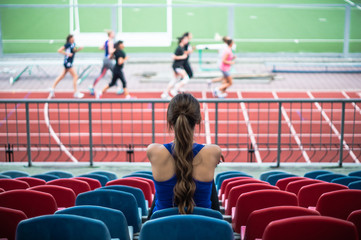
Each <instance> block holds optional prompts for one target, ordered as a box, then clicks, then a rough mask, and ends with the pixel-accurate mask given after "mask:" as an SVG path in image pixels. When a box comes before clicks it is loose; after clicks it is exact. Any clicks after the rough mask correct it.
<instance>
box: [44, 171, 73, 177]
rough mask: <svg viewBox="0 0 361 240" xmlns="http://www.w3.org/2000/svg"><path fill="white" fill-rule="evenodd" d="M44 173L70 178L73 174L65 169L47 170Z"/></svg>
mask: <svg viewBox="0 0 361 240" xmlns="http://www.w3.org/2000/svg"><path fill="white" fill-rule="evenodd" d="M44 174H50V175H55V176H58V177H59V178H72V177H74V175H73V174H72V173H71V172H66V171H60V170H57V171H49V172H45V173H44Z"/></svg>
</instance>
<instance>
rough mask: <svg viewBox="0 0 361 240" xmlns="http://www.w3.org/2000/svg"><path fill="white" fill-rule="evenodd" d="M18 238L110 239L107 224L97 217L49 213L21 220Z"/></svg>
mask: <svg viewBox="0 0 361 240" xmlns="http://www.w3.org/2000/svg"><path fill="white" fill-rule="evenodd" d="M16 239H17V240H39V239H41V240H64V239H66V240H79V239H87V240H110V239H111V237H110V233H109V230H108V228H107V227H106V225H105V224H104V223H103V222H102V221H100V220H96V219H91V218H86V217H81V216H75V215H65V214H64V215H62V214H56V215H49V216H41V217H36V218H31V219H27V220H24V221H21V222H20V223H19V226H18V228H17V230H16Z"/></svg>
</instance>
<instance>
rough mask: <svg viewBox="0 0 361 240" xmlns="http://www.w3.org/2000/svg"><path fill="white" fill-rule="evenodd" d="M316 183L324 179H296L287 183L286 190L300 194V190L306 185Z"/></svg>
mask: <svg viewBox="0 0 361 240" xmlns="http://www.w3.org/2000/svg"><path fill="white" fill-rule="evenodd" d="M314 183H322V181H320V180H316V179H303V180H296V181H293V182H290V183H288V184H287V186H286V191H287V192H291V193H294V194H296V195H297V194H298V191H299V190H300V189H301V188H302V187H303V186H306V185H310V184H314Z"/></svg>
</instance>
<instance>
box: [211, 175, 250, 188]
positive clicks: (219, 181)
mask: <svg viewBox="0 0 361 240" xmlns="http://www.w3.org/2000/svg"><path fill="white" fill-rule="evenodd" d="M234 177H252V176H251V175H248V174H246V173H243V172H238V173H228V174H223V175H222V176H220V177H219V178H218V182H217V181H216V188H217V190H219V189H220V188H221V186H222V183H223V181H224V180H226V179H228V178H234Z"/></svg>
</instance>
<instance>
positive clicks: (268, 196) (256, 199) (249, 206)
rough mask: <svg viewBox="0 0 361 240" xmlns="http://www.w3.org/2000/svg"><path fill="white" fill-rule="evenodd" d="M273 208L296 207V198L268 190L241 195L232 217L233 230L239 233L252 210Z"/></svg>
mask: <svg viewBox="0 0 361 240" xmlns="http://www.w3.org/2000/svg"><path fill="white" fill-rule="evenodd" d="M265 186H267V185H265ZM274 206H297V196H296V195H295V194H293V193H289V192H285V191H275V190H269V189H267V190H258V191H253V192H248V193H243V194H242V195H241V196H239V198H238V200H237V204H236V210H235V213H234V216H232V226H233V230H234V231H235V232H237V233H240V231H241V227H242V226H246V224H247V220H248V216H249V215H250V214H251V213H252V212H253V211H254V210H258V209H262V208H267V207H274Z"/></svg>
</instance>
